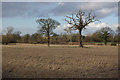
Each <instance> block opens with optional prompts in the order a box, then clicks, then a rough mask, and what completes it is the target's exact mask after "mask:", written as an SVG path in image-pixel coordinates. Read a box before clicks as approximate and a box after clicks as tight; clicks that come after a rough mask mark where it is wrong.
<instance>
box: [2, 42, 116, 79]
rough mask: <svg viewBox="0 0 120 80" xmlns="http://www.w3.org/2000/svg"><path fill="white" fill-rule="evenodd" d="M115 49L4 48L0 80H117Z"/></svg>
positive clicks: (34, 46)
mask: <svg viewBox="0 0 120 80" xmlns="http://www.w3.org/2000/svg"><path fill="white" fill-rule="evenodd" d="M117 49H118V48H117V46H97V45H96V46H93V45H92V46H91V45H89V46H88V45H87V46H86V48H78V47H77V45H75V46H71V47H70V46H68V45H62V46H61V45H51V47H50V48H48V47H47V45H42V44H17V45H3V56H2V60H3V78H13V77H14V78H26V77H27V78H113V77H117V69H118V52H117V51H118V50H117Z"/></svg>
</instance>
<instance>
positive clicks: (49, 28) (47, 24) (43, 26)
mask: <svg viewBox="0 0 120 80" xmlns="http://www.w3.org/2000/svg"><path fill="white" fill-rule="evenodd" d="M36 22H37V23H39V24H40V29H39V30H38V32H40V33H43V34H45V35H47V37H48V47H49V45H50V35H51V34H53V30H54V29H55V28H56V27H57V26H58V25H60V23H59V22H57V21H56V20H53V19H51V18H48V19H38V20H37V21H36Z"/></svg>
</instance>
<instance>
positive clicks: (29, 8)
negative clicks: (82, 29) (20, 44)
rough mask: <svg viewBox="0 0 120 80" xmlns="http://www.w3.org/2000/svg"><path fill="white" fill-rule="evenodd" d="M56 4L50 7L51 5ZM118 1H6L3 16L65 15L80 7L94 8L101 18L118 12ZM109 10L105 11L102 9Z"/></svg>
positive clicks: (85, 8)
mask: <svg viewBox="0 0 120 80" xmlns="http://www.w3.org/2000/svg"><path fill="white" fill-rule="evenodd" d="M54 4H56V6H54V7H52V8H50V9H48V8H49V7H50V6H52V5H54ZM117 7H118V3H117V2H64V4H63V5H59V4H58V3H55V2H51V3H49V2H48V3H46V2H45V3H44V2H39V3H37V2H19V3H15V2H11V3H10V2H8V3H7V2H4V3H3V8H2V9H3V17H14V16H36V17H44V16H46V17H47V16H49V15H50V14H53V15H54V16H65V15H67V14H71V13H73V12H76V11H78V10H79V9H84V10H86V11H88V10H93V11H94V12H95V13H96V15H97V16H98V17H99V18H104V17H106V16H108V15H110V14H117V9H116V8H117ZM103 9H105V10H108V12H107V11H106V12H103V11H102V10H103Z"/></svg>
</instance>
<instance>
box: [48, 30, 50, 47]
mask: <svg viewBox="0 0 120 80" xmlns="http://www.w3.org/2000/svg"><path fill="white" fill-rule="evenodd" d="M49 46H50V35H49V31H48V47H49Z"/></svg>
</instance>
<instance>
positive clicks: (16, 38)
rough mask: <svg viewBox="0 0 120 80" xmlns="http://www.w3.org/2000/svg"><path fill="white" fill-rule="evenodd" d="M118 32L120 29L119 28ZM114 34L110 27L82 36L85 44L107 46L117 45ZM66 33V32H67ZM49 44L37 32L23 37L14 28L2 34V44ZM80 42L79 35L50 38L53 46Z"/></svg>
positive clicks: (115, 33)
mask: <svg viewBox="0 0 120 80" xmlns="http://www.w3.org/2000/svg"><path fill="white" fill-rule="evenodd" d="M117 30H118V28H117ZM117 30H116V32H114V31H113V30H112V29H111V28H109V27H104V28H101V29H100V30H97V31H96V32H94V33H93V34H89V35H86V36H82V41H83V43H92V42H94V43H97V42H99V43H100V42H101V43H102V42H103V43H104V44H105V45H106V44H107V42H111V43H117V42H118V40H119V39H118V34H117V33H118V32H117ZM65 31H66V30H65ZM47 42H48V37H47V36H44V35H43V34H41V33H39V32H37V33H34V34H32V35H30V34H25V35H23V36H21V32H20V31H17V32H14V29H13V28H12V27H8V28H7V31H6V33H5V34H2V44H8V43H32V44H39V43H41V44H43V43H47ZM78 42H79V33H72V32H71V34H68V33H64V34H56V33H53V34H52V35H51V36H50V43H51V44H70V45H74V44H78Z"/></svg>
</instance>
